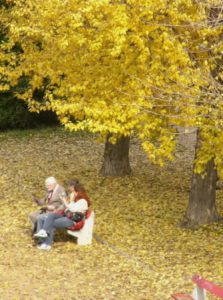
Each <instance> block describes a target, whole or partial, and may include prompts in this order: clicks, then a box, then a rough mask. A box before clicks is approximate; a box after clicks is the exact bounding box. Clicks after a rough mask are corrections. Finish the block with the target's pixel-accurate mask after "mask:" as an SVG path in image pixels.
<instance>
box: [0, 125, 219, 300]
mask: <svg viewBox="0 0 223 300" xmlns="http://www.w3.org/2000/svg"><path fill="white" fill-rule="evenodd" d="M0 140H1V148H0V193H1V194H0V196H1V217H0V274H1V276H0V299H1V300H13V299H14V300H17V299H18V300H20V299H21V300H26V299H27V300H29V299H30V300H32V299H33V300H35V299H38V300H41V299H43V300H45V299H50V300H51V299H52V300H57V299H58V300H62V299H70V300H72V299H74V300H77V299H80V300H84V299H89V300H91V299H92V300H93V299H94V300H100V299H103V300H113V299H114V300H119V299H120V300H121V299H125V300H127V299H128V300H131V299H136V300H147V299H148V300H150V299H151V300H152V299H157V300H158V299H159V300H160V299H162V300H165V299H170V294H171V293H172V292H174V291H188V292H190V291H191V289H192V287H193V285H192V283H191V281H190V277H191V275H193V274H194V273H198V274H200V275H203V276H205V277H207V278H209V279H211V280H214V281H215V282H218V283H221V284H222V286H223V255H222V254H223V250H222V244H223V224H222V223H220V224H213V225H211V226H204V227H202V228H200V229H199V230H197V231H187V230H182V229H180V228H179V226H178V224H179V222H180V220H181V219H182V217H183V214H184V211H185V208H186V203H187V199H188V191H189V186H190V174H191V159H192V156H193V150H192V147H190V148H188V149H185V147H184V145H183V144H181V145H180V146H179V149H178V151H177V153H176V161H175V162H174V163H170V164H168V165H167V166H166V167H165V168H163V169H160V168H158V167H156V166H152V165H151V164H149V162H148V161H147V159H146V157H145V155H144V154H143V152H142V151H141V149H140V147H139V145H138V143H137V141H133V142H132V145H131V163H132V168H133V172H132V175H131V176H129V177H125V178H113V179H112V178H106V179H103V178H102V177H100V176H98V170H99V168H100V165H101V159H102V154H103V145H101V144H98V143H96V142H95V140H94V138H93V137H91V136H89V135H81V134H75V135H73V134H71V133H66V132H64V131H63V130H61V129H59V130H58V129H53V130H52V129H51V130H41V131H25V132H22V133H19V132H10V133H1V134H0ZM189 144H190V146H191V145H192V144H191V143H189ZM50 175H55V176H56V177H57V178H58V180H59V181H60V182H61V183H64V182H65V181H66V180H67V179H69V178H73V177H78V178H80V179H81V181H82V182H83V184H84V185H85V186H86V188H87V190H88V192H89V195H90V196H91V198H92V200H93V203H94V204H93V205H94V210H95V212H96V224H95V230H94V232H95V238H94V241H93V244H92V245H91V246H87V247H80V246H77V245H76V244H75V242H74V240H73V238H72V237H69V236H68V235H67V234H66V233H63V232H62V233H59V234H57V236H56V240H55V243H54V245H53V248H52V250H51V251H49V252H47V251H46V252H45V251H40V250H38V249H36V247H35V244H34V242H33V241H32V239H31V236H30V224H29V221H28V218H27V216H28V214H29V213H30V212H31V211H33V210H35V209H36V207H35V205H34V204H33V203H32V200H31V197H30V196H31V193H32V192H35V193H37V194H38V195H39V196H41V195H42V194H43V193H44V179H45V177H47V176H50ZM222 200H223V195H222V192H221V191H219V192H218V207H219V211H220V212H221V213H222V214H223V201H222Z"/></svg>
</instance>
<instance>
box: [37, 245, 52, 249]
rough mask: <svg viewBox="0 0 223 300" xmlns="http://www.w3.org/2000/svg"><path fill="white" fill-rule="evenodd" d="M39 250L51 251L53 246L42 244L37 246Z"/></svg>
mask: <svg viewBox="0 0 223 300" xmlns="http://www.w3.org/2000/svg"><path fill="white" fill-rule="evenodd" d="M37 248H38V249H40V250H50V249H51V246H50V245H47V244H44V243H42V244H41V245H39V246H37Z"/></svg>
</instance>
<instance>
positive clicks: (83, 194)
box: [68, 179, 91, 207]
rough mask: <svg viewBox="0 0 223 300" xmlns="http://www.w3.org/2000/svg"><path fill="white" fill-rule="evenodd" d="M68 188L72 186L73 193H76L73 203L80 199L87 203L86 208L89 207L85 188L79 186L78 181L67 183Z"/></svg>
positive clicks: (73, 180) (89, 203)
mask: <svg viewBox="0 0 223 300" xmlns="http://www.w3.org/2000/svg"><path fill="white" fill-rule="evenodd" d="M68 185H69V186H73V187H74V190H75V192H76V193H77V195H76V197H75V199H74V201H77V200H80V199H85V200H86V201H87V203H88V207H89V206H90V205H91V201H90V199H89V197H88V195H87V193H86V190H85V188H84V187H83V185H82V184H80V182H79V180H78V179H72V180H70V181H69V182H68Z"/></svg>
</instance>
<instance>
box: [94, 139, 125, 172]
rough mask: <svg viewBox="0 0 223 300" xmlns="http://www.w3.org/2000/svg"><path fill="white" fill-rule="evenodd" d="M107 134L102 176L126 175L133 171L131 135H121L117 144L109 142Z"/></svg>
mask: <svg viewBox="0 0 223 300" xmlns="http://www.w3.org/2000/svg"><path fill="white" fill-rule="evenodd" d="M109 137H110V136H109V135H108V136H107V139H106V143H105V150H104V161H103V164H102V168H101V170H100V174H101V175H102V176H125V175H129V174H130V173H131V168H130V163H129V142H130V138H129V137H124V136H122V137H120V138H119V139H118V140H117V142H116V144H112V143H110V142H109Z"/></svg>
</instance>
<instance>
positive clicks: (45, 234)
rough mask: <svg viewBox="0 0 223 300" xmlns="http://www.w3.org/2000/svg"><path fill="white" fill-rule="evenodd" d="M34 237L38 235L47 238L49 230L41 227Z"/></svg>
mask: <svg viewBox="0 0 223 300" xmlns="http://www.w3.org/2000/svg"><path fill="white" fill-rule="evenodd" d="M34 237H38V238H47V237H48V235H47V232H46V230H44V229H40V231H38V232H37V233H35V234H34Z"/></svg>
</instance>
